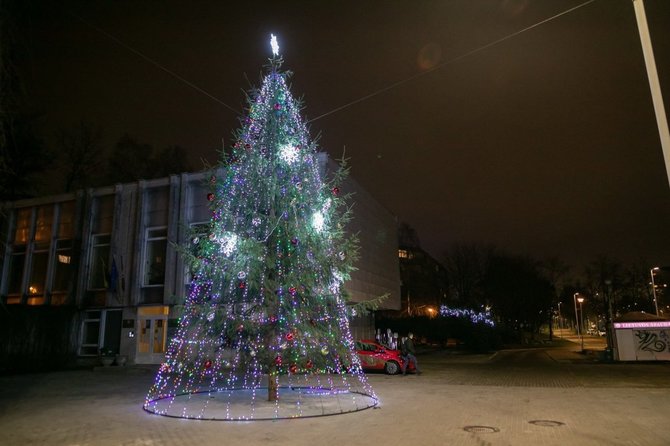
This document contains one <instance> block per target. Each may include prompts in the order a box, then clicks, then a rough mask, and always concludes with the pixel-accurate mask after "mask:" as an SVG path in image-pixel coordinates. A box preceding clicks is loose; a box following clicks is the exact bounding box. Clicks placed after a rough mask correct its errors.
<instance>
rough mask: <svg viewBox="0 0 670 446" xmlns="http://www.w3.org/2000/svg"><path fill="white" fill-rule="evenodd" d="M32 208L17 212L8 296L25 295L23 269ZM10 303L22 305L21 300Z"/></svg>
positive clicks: (10, 260)
mask: <svg viewBox="0 0 670 446" xmlns="http://www.w3.org/2000/svg"><path fill="white" fill-rule="evenodd" d="M32 211H33V210H32V208H22V209H18V210H17V211H16V224H15V228H16V229H15V231H14V239H13V240H12V251H11V254H10V258H9V275H8V277H7V279H8V280H7V294H8V295H10V296H11V295H15V296H17V295H21V294H23V291H24V290H23V289H22V287H23V268H24V265H25V261H26V249H27V246H28V240H29V239H30V220H31V218H32ZM7 302H8V303H20V302H21V298H20V297H19V298H18V300H17V299H8V300H7Z"/></svg>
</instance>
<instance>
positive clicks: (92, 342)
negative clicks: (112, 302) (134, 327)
mask: <svg viewBox="0 0 670 446" xmlns="http://www.w3.org/2000/svg"><path fill="white" fill-rule="evenodd" d="M121 316H122V311H121V310H89V311H86V312H85V313H84V320H83V321H82V326H81V338H80V342H79V355H80V356H95V355H97V354H98V353H100V349H101V348H104V349H106V350H111V351H112V352H114V353H119V348H120V345H121Z"/></svg>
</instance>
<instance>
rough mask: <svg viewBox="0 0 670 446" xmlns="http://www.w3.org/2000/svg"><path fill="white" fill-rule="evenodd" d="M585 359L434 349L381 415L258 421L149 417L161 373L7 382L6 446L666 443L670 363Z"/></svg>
mask: <svg viewBox="0 0 670 446" xmlns="http://www.w3.org/2000/svg"><path fill="white" fill-rule="evenodd" d="M593 342H596V340H594V341H593ZM601 342H602V341H601ZM557 344H558V346H557ZM579 350H580V348H579V345H576V344H575V343H570V342H568V341H567V340H565V339H563V340H557V341H554V343H553V345H552V346H541V347H536V348H523V349H509V350H501V351H499V352H496V353H492V354H481V355H471V354H468V355H466V354H455V353H452V352H450V351H444V350H443V351H425V352H423V354H420V355H419V356H418V358H419V361H420V363H421V366H422V368H423V370H424V374H423V375H421V376H416V375H412V376H406V377H403V376H398V375H396V376H389V375H385V374H383V373H374V374H369V375H368V379H369V382H370V384H371V385H372V387H373V388H374V389H375V391H376V393H377V394H378V395H379V398H380V406H379V407H380V408H379V410H373V409H369V410H364V411H362V412H356V413H349V414H344V415H337V416H327V417H317V418H309V419H298V420H278V421H257V422H212V421H209V422H207V421H193V420H189V421H187V420H181V419H172V418H165V417H160V416H156V415H150V414H148V413H146V412H144V411H142V409H141V406H142V402H143V400H144V396H145V395H146V392H147V390H148V389H149V386H150V385H151V383H152V382H153V379H154V375H155V369H150V368H142V367H114V368H112V367H110V368H106V369H105V368H100V369H96V370H79V371H67V372H53V373H39V374H31V375H16V376H0V432H2V434H0V444H2V445H3V446H26V445H49V446H119V445H123V446H209V445H221V444H230V445H235V444H244V445H247V446H255V445H265V444H272V445H273V446H313V445H315V444H319V445H321V446H341V445H343V444H351V445H359V444H366V445H367V444H383V445H386V446H393V445H398V446H400V445H406V444H413V445H421V446H433V445H434V446H438V445H439V446H443V445H450V446H454V445H456V446H459V445H463V446H536V445H538V444H541V445H543V446H564V445H571V446H591V445H593V446H633V445H637V446H640V445H645V446H647V445H649V446H667V445H668V444H669V442H668V435H667V429H666V428H665V426H666V425H667V414H668V413H669V412H670V399H668V394H669V389H670V379H669V378H668V377H670V364H668V363H647V364H642V363H599V362H596V361H595V360H594V357H593V356H591V355H588V354H580V353H577V351H579Z"/></svg>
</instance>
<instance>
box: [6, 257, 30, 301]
mask: <svg viewBox="0 0 670 446" xmlns="http://www.w3.org/2000/svg"><path fill="white" fill-rule="evenodd" d="M22 248H23V249H24V250H25V246H23V247H22ZM15 249H16V248H15ZM24 250H22V251H20V252H15V253H12V256H11V258H10V260H9V277H8V278H9V283H8V285H7V294H21V292H22V291H23V290H21V282H22V279H23V264H24V262H25V260H26V254H25V251H24Z"/></svg>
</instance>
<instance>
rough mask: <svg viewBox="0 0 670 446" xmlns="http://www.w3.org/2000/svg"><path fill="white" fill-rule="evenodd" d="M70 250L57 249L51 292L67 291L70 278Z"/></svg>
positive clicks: (71, 269)
mask: <svg viewBox="0 0 670 446" xmlns="http://www.w3.org/2000/svg"><path fill="white" fill-rule="evenodd" d="M71 261H72V250H71V249H59V250H57V251H56V263H55V265H56V270H55V271H54V279H53V280H54V283H53V286H52V290H53V291H67V289H68V288H69V285H70V279H71V277H72V271H73V268H72V263H71Z"/></svg>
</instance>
